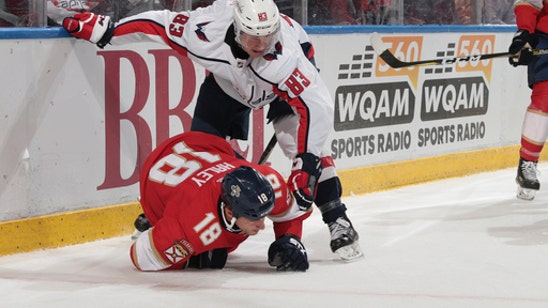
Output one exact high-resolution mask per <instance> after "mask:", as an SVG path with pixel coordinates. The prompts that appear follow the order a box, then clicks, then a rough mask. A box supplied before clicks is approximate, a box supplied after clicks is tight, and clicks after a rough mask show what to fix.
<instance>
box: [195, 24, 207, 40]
mask: <svg viewBox="0 0 548 308" xmlns="http://www.w3.org/2000/svg"><path fill="white" fill-rule="evenodd" d="M210 22H211V21H208V22H202V23H199V24H197V25H196V28H197V29H196V31H194V32H195V33H196V35H197V36H198V38H199V39H200V40H202V41H204V42H209V39H208V38H207V36H206V34H205V33H204V31H203V30H204V28H205V26H207V25H208V24H209V23H210Z"/></svg>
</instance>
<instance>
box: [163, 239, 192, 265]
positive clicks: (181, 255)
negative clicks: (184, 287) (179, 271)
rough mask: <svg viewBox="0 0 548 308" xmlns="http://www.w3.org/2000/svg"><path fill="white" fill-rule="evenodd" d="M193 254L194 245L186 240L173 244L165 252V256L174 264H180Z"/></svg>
mask: <svg viewBox="0 0 548 308" xmlns="http://www.w3.org/2000/svg"><path fill="white" fill-rule="evenodd" d="M193 253H194V248H192V245H190V243H189V242H187V241H186V240H179V241H178V242H175V243H173V245H172V246H171V247H169V248H167V249H166V250H164V255H165V256H166V258H167V259H168V260H169V262H171V263H172V264H175V263H177V262H180V261H181V260H183V259H185V258H186V257H187V256H188V255H192V254H193Z"/></svg>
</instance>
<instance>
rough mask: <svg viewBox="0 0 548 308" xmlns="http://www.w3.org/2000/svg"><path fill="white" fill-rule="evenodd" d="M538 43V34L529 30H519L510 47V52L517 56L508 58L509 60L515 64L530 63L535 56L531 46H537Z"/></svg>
mask: <svg viewBox="0 0 548 308" xmlns="http://www.w3.org/2000/svg"><path fill="white" fill-rule="evenodd" d="M537 44H538V37H537V35H536V34H534V33H533V34H531V33H529V31H527V30H519V31H518V32H516V33H515V34H514V38H513V39H512V44H510V47H509V48H508V52H509V53H511V54H514V55H516V56H515V57H510V58H508V61H509V62H510V64H511V65H513V66H518V65H528V64H529V63H531V61H533V58H534V55H533V53H532V52H531V48H535V47H536V46H537Z"/></svg>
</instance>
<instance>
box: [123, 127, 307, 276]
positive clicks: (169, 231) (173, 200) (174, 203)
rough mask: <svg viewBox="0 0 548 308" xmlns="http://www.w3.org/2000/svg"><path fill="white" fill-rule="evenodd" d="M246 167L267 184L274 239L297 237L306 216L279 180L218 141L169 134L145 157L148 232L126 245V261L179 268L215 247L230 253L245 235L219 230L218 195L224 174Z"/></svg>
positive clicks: (145, 268) (142, 190) (194, 134)
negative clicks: (270, 189)
mask: <svg viewBox="0 0 548 308" xmlns="http://www.w3.org/2000/svg"><path fill="white" fill-rule="evenodd" d="M241 165H248V166H251V167H253V168H254V169H255V170H257V171H258V172H260V173H261V174H262V175H264V176H265V177H266V179H268V180H269V182H270V183H271V184H272V187H273V189H274V193H275V197H276V202H275V205H274V209H273V210H272V212H271V213H270V215H269V216H268V217H269V218H270V219H271V220H272V221H273V222H274V231H275V235H276V238H278V237H280V236H281V235H283V234H294V235H296V236H298V237H301V235H302V220H304V219H305V218H306V217H308V216H310V212H302V211H300V210H299V209H298V206H297V204H296V203H295V201H294V199H293V197H292V195H291V194H290V193H289V190H288V188H287V185H286V183H285V181H284V179H283V177H282V176H281V175H280V174H279V173H278V172H277V171H275V170H274V169H272V168H270V167H268V166H265V165H256V164H252V163H249V162H247V161H246V160H242V159H239V158H237V157H236V156H235V154H234V151H233V149H232V148H231V146H230V144H229V143H228V142H227V141H225V140H224V139H222V138H219V137H216V136H213V135H210V134H206V133H201V132H188V133H184V134H181V135H177V136H174V137H172V138H170V139H168V140H166V141H165V142H164V143H162V144H161V145H160V146H159V147H158V148H156V149H155V150H154V151H153V152H152V153H151V155H150V156H149V157H148V158H147V160H146V161H145V163H144V166H143V168H142V171H141V178H140V193H141V200H140V202H141V205H142V207H143V210H144V213H145V215H146V217H147V218H148V219H149V221H150V223H151V224H152V226H153V227H152V228H151V229H149V230H147V231H145V232H143V233H142V234H141V235H140V236H139V238H138V239H137V240H136V241H135V243H134V244H133V245H132V246H131V251H130V255H131V260H132V262H133V264H134V265H135V267H137V268H138V269H139V270H142V271H158V270H163V269H179V268H182V267H183V266H184V264H185V262H186V261H187V259H189V258H190V257H191V256H195V255H199V254H201V253H203V252H205V251H209V250H212V249H217V248H228V250H229V251H233V250H234V249H236V248H237V247H238V245H239V244H240V243H242V242H243V241H244V240H245V239H246V238H247V237H248V235H246V234H241V233H234V232H231V231H229V230H227V229H226V228H225V227H224V222H223V220H222V218H221V216H220V208H219V206H218V204H219V202H218V201H219V196H220V195H221V182H222V179H223V177H224V175H225V174H227V173H229V172H231V171H232V170H234V169H235V168H237V167H238V166H241Z"/></svg>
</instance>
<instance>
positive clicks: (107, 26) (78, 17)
mask: <svg viewBox="0 0 548 308" xmlns="http://www.w3.org/2000/svg"><path fill="white" fill-rule="evenodd" d="M63 28H65V30H67V32H68V33H70V35H72V36H74V37H76V38H79V39H83V40H86V41H90V42H92V43H94V44H97V46H99V48H103V47H105V45H106V44H108V43H109V42H110V39H111V38H112V35H113V34H114V25H113V24H112V22H111V21H110V17H109V16H104V15H97V14H93V13H88V12H86V13H78V14H74V16H72V17H67V18H65V19H64V20H63Z"/></svg>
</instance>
